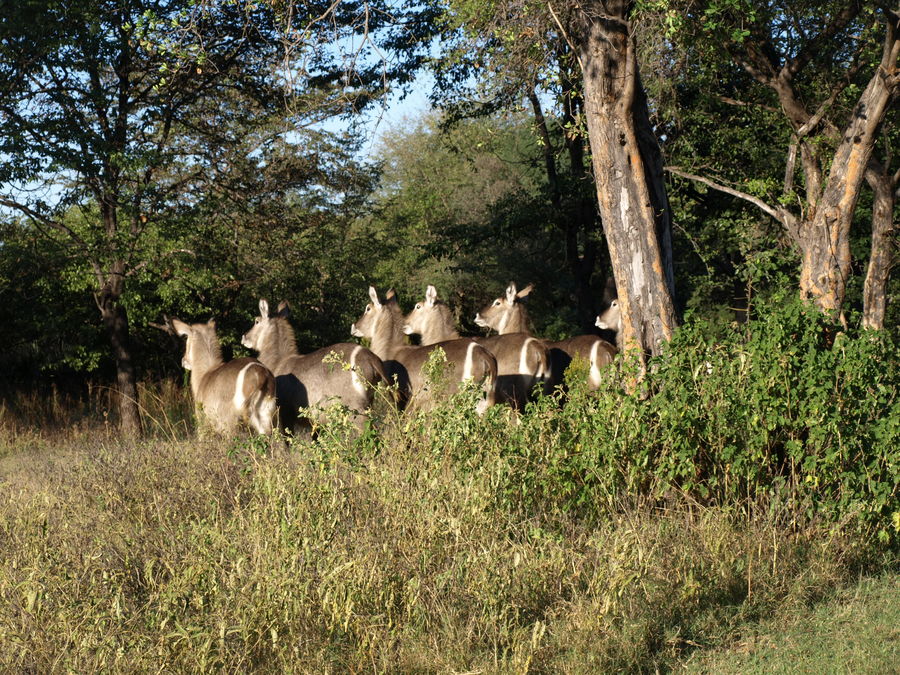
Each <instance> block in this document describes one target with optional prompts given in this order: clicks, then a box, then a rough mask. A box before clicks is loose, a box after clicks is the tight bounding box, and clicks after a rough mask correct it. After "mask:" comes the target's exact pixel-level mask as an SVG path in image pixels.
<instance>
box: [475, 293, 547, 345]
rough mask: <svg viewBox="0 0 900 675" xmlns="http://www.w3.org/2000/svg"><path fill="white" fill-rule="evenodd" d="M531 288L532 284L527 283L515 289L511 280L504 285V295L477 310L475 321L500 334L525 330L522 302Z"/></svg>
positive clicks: (525, 319) (525, 322) (524, 313)
mask: <svg viewBox="0 0 900 675" xmlns="http://www.w3.org/2000/svg"><path fill="white" fill-rule="evenodd" d="M533 289H534V284H528V285H527V286H526V287H525V288H523V289H522V290H521V291H517V290H516V283H515V282H514V281H511V282H510V283H509V286H507V287H506V295H503V296H500V297H499V298H497V299H496V300H494V301H493V302H492V303H491V304H490V305H488V306H487V307H485V308H484V309H482V310H481V311H480V312H478V313H477V314H476V315H475V323H477V324H478V325H479V326H481V327H482V328H490V329H492V330H495V331H497V333H499V334H500V335H503V334H504V333H516V332H520V331H525V330H526V326H527V323H528V321H527V313H526V312H525V306H524V302H525V300H526V299H527V298H528V295H529V294H530V293H531V291H532V290H533Z"/></svg>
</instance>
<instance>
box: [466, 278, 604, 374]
mask: <svg viewBox="0 0 900 675" xmlns="http://www.w3.org/2000/svg"><path fill="white" fill-rule="evenodd" d="M533 288H534V287H533V286H532V285H531V284H528V286H526V287H525V288H523V289H522V290H520V291H517V290H516V284H515V282H510V284H509V286H508V287H507V288H506V294H505V295H504V296H501V297H499V298H497V299H496V300H494V302H492V303H491V304H490V305H488V306H487V307H485V308H484V309H483V310H481V311H480V312H479V313H478V314H477V315H476V316H475V323H477V324H478V325H479V326H484V327H488V328H492V329H494V330H496V331H497V332H498V333H500V335H501V336H503V335H505V334H510V333H511V334H514V335H521V334H523V333H524V334H526V335H527V334H528V330H529V329H528V312H527V310H526V309H525V304H524V303H525V300H526V299H527V297H528V295H529V294H530V293H531V291H532V290H533ZM546 345H547V348H548V349H549V351H550V374H549V377H548V380H549V385H550V387H551V388H552V387H556V386H559V385H562V384H563V383H564V377H563V376H564V375H565V372H566V368H568V367H569V364H570V363H572V359H574V358H575V357H576V356H577V357H578V358H581V359H584V360H585V361H587V362H588V364H589V365H590V371H589V373H588V387H589V388H590V389H592V390H596V389H598V388H599V387H600V380H601V377H602V372H601V368H603V366H606V365H608V364H610V363H612V360H613V357H614V356H615V355H616V353H617V350H616V348H615V347H614V346H613V345H611V344H609V343H608V342H607V341H606V340H603V339H602V338H600V337H599V336H596V335H576V336H575V337H571V338H568V339H566V340H559V341H557V342H547V343H546Z"/></svg>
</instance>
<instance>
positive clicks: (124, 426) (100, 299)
mask: <svg viewBox="0 0 900 675" xmlns="http://www.w3.org/2000/svg"><path fill="white" fill-rule="evenodd" d="M123 290H124V282H123V281H122V277H121V275H119V274H115V273H114V274H113V276H111V277H110V278H109V279H107V281H106V283H105V284H104V286H103V288H102V289H101V290H100V292H99V293H98V294H97V306H98V307H99V308H100V317H101V319H102V321H103V327H104V328H105V329H106V334H107V336H108V337H109V341H110V345H111V346H112V353H113V358H114V359H115V361H116V384H117V387H116V388H117V393H118V397H119V425H120V429H121V431H122V432H123V433H124V434H126V435H128V436H136V435H138V434H139V433H140V431H141V418H140V414H139V409H138V393H137V378H136V377H135V372H134V361H133V359H132V354H131V342H130V337H129V330H128V314H127V313H126V311H125V308H124V307H122V305H121V304H120V302H119V301H120V299H121V297H122V291H123Z"/></svg>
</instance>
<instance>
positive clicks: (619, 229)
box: [578, 0, 677, 354]
mask: <svg viewBox="0 0 900 675" xmlns="http://www.w3.org/2000/svg"><path fill="white" fill-rule="evenodd" d="M629 7H630V3H629V2H627V1H626V0H611V1H610V2H603V3H601V2H587V3H585V4H584V5H583V14H582V19H583V22H582V26H581V30H580V31H579V33H578V35H579V37H578V41H579V60H580V62H581V67H582V71H583V74H584V105H585V117H586V120H587V128H588V136H589V140H590V144H591V153H592V155H593V168H594V177H595V180H596V184H597V197H598V201H599V206H600V216H601V219H602V221H603V227H604V231H605V232H606V238H607V243H608V245H609V253H610V258H611V260H612V268H613V275H614V276H615V279H616V286H617V289H618V296H619V306H620V307H621V311H622V333H623V336H622V337H623V343H624V344H625V345H626V346H628V345H631V346H636V347H638V348H639V349H640V350H641V353H642V354H643V353H647V352H649V353H650V354H658V353H659V352H660V350H661V348H662V345H663V343H664V342H666V341H668V340H669V339H670V338H671V337H672V333H673V332H674V330H675V327H676V323H677V317H676V312H675V306H674V300H673V296H674V278H673V277H674V275H673V265H672V248H671V221H670V213H669V208H668V202H667V199H666V190H665V183H664V182H663V172H662V156H661V152H660V149H659V145H658V143H657V142H656V138H655V136H654V134H653V130H652V128H651V126H650V120H649V112H648V109H647V99H646V96H645V94H644V90H643V87H642V85H641V82H640V76H639V74H638V68H637V60H636V57H635V50H634V36H633V35H632V33H631V26H630V24H629V21H628V10H629Z"/></svg>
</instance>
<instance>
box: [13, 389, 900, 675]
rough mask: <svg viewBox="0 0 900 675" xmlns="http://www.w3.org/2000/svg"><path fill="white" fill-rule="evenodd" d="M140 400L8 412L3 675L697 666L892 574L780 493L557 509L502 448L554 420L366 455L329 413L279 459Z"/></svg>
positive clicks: (163, 399) (421, 428)
mask: <svg viewBox="0 0 900 675" xmlns="http://www.w3.org/2000/svg"><path fill="white" fill-rule="evenodd" d="M150 393H152V394H153V395H152V396H151V395H150ZM144 397H145V399H146V400H148V401H151V402H152V403H151V404H148V406H147V407H146V408H145V417H146V418H147V419H148V420H152V421H151V422H148V429H147V433H146V435H145V436H144V437H143V438H141V439H139V440H125V439H122V438H119V437H118V436H117V435H116V434H115V433H114V431H113V430H112V429H111V428H110V426H109V425H105V424H103V421H102V420H103V416H102V413H100V414H98V413H97V412H96V409H97V407H98V406H96V405H94V406H89V407H90V408H91V409H92V410H93V412H89V413H85V409H84V408H82V407H79V406H77V405H74V404H72V403H71V402H65V401H57V402H56V403H55V404H54V405H55V406H56V409H55V412H53V413H52V414H50V413H43V418H44V419H45V420H48V424H46V425H45V426H44V427H41V428H38V427H35V426H31V427H29V426H28V425H27V424H24V423H22V420H23V418H22V415H29V414H30V415H34V414H37V413H38V412H39V409H41V408H42V407H43V406H45V405H46V402H45V401H31V402H29V401H27V400H23V399H20V400H19V401H18V403H17V408H16V409H15V410H13V408H12V407H11V406H7V407H6V408H5V409H4V416H3V418H2V421H3V425H2V431H0V598H2V603H0V643H2V644H3V645H4V649H2V650H0V671H3V672H41V673H47V672H71V671H75V672H96V671H112V672H125V671H127V672H198V671H199V672H206V671H226V672H298V673H299V672H383V671H388V672H479V673H504V672H515V673H522V672H547V673H559V672H569V673H595V672H622V671H666V670H672V669H675V670H677V669H680V668H682V667H683V664H684V663H685V662H686V661H687V662H688V663H689V664H692V665H694V666H696V664H700V666H699V668H700V669H701V670H703V669H704V668H705V669H706V670H708V671H709V666H708V664H709V663H717V662H715V661H712V662H710V661H703V660H699V661H698V658H701V657H699V656H698V654H706V653H707V648H718V649H720V650H723V649H724V650H727V649H728V647H729V646H733V645H735V644H739V643H741V641H742V640H743V641H744V643H746V640H747V639H748V638H747V637H746V635H747V631H748V630H749V628H748V627H749V626H756V625H758V622H759V621H769V620H772V618H773V617H776V618H777V617H796V616H798V615H803V614H806V613H808V612H809V608H810V607H813V608H814V607H816V603H817V602H818V601H820V600H821V599H823V598H826V597H828V596H829V595H830V594H831V593H832V592H833V591H834V590H835V589H840V588H842V587H844V586H845V585H847V584H848V583H852V582H853V581H854V580H855V579H857V578H858V575H859V574H860V571H864V570H867V569H883V568H884V567H885V566H888V567H890V566H891V558H890V555H889V553H888V552H886V551H885V550H884V549H883V548H880V549H877V550H876V551H874V552H873V549H872V547H871V546H868V545H867V542H866V541H865V540H863V539H861V538H860V536H859V535H857V534H855V532H856V530H854V529H853V528H851V527H845V526H843V525H842V524H841V523H833V522H827V521H825V520H817V519H806V520H802V519H800V518H798V515H797V513H794V512H792V511H791V507H790V506H789V505H788V504H787V503H785V504H779V503H778V502H777V501H776V500H769V501H766V502H765V503H762V502H761V503H759V504H754V505H752V508H751V506H750V505H748V504H730V505H729V504H724V505H722V504H720V505H712V504H701V503H699V502H698V501H696V500H695V499H692V498H691V497H689V496H688V495H686V494H684V493H683V492H680V491H678V490H676V489H669V490H667V491H664V492H662V493H657V494H654V496H653V497H652V498H651V496H650V494H651V493H652V492H653V491H649V492H647V493H646V494H645V495H643V496H640V495H634V496H630V497H628V496H625V495H623V494H622V492H621V491H620V492H614V491H612V490H611V491H610V492H609V495H608V498H607V499H605V500H604V499H600V498H598V499H597V500H596V501H597V503H594V504H593V505H592V506H591V508H581V509H579V508H562V507H561V506H560V504H561V503H563V502H560V501H558V500H557V501H555V500H553V499H551V498H549V496H548V495H549V493H548V488H547V483H546V481H544V482H541V481H534V480H530V482H526V487H528V489H523V485H522V481H523V480H525V478H523V476H525V477H527V476H528V475H529V474H528V472H527V471H526V472H524V473H523V471H522V470H521V467H520V466H518V465H516V464H515V463H516V462H521V461H524V462H525V463H526V464H529V463H538V462H540V464H541V466H540V467H538V466H536V465H531V469H529V470H536V469H538V468H540V469H541V470H544V471H549V472H550V473H551V474H552V472H553V467H552V466H550V463H551V462H552V461H553V460H552V458H553V457H554V455H553V454H552V453H550V452H549V449H547V448H545V449H544V450H543V451H542V452H540V453H537V452H535V453H534V454H529V453H527V452H525V450H524V449H522V452H520V453H519V454H518V455H517V456H514V455H512V454H511V452H510V450H509V444H516V443H519V442H520V441H521V438H522V436H521V434H523V433H526V431H523V428H524V429H530V431H528V432H527V433H538V431H540V432H541V433H542V434H544V436H543V438H544V439H545V441H546V442H547V443H550V444H552V442H553V441H552V440H551V439H552V438H554V434H557V433H558V431H559V428H558V427H559V424H560V422H559V415H560V413H556V412H552V411H549V409H535V410H534V411H531V412H529V413H527V414H526V415H525V416H523V419H522V420H520V422H519V424H517V425H513V424H510V422H509V419H508V412H506V411H504V410H501V409H494V411H492V412H491V413H490V414H488V415H487V416H485V418H477V417H475V416H473V415H470V414H467V413H465V414H464V413H461V412H458V410H457V409H452V408H450V406H447V407H446V408H444V409H439V410H438V411H436V412H434V413H432V414H429V415H427V416H424V415H423V416H420V417H405V418H404V417H397V416H396V414H393V415H391V414H385V415H384V416H383V417H382V418H381V419H380V420H379V425H378V429H377V430H371V431H369V432H367V433H365V434H363V435H362V436H361V437H353V436H352V434H349V433H348V427H347V425H346V423H345V422H346V421H345V420H342V419H341V417H340V415H336V416H335V419H334V421H333V423H330V424H328V425H325V427H323V428H321V429H320V430H319V434H318V437H317V439H316V440H310V439H297V440H293V441H292V442H291V443H290V444H285V443H284V442H282V441H279V440H274V441H269V440H261V439H253V438H250V437H240V438H234V439H216V438H204V437H198V436H197V435H196V434H195V433H194V431H193V429H192V427H191V422H190V414H189V410H190V408H189V405H188V404H187V401H186V400H185V399H184V397H183V395H182V394H181V392H180V390H179V389H178V388H177V387H172V386H168V385H167V386H166V387H163V388H160V387H156V388H154V389H153V391H152V392H150V390H146V391H145V392H144ZM29 406H30V407H31V409H29ZM99 407H100V408H102V406H99ZM151 408H152V409H151ZM538 427H539V429H538ZM523 458H524V459H523ZM542 458H543V459H542ZM548 475H550V474H548ZM545 478H546V476H545ZM529 486H543V487H542V488H541V490H543V492H541V493H540V495H538V496H537V497H535V496H534V495H533V494H529V493H528V490H530V489H531V487H529ZM592 494H593V495H594V496H595V497H597V496H598V495H601V494H602V490H600V488H596V489H595V490H594V492H593V493H592ZM601 502H602V503H601ZM893 589H894V596H896V592H895V591H896V584H895V585H894V586H893ZM765 625H766V626H769V627H767V628H765V629H762V630H767V631H769V632H770V633H775V632H777V631H778V630H779V629H778V628H777V627H771V626H772V624H765ZM854 630H864V628H861V627H859V628H855V629H854ZM893 637H894V638H896V633H893ZM894 653H895V652H894ZM722 663H723V664H725V665H723V666H722V668H723V670H732V671H733V672H737V671H738V670H739V669H740V668H742V667H743V666H742V665H741V666H740V667H739V666H738V665H735V664H741V663H743V662H740V661H730V662H722ZM703 664H707V665H706V666H704V665H703ZM716 669H717V668H716ZM720 672H721V671H720Z"/></svg>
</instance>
